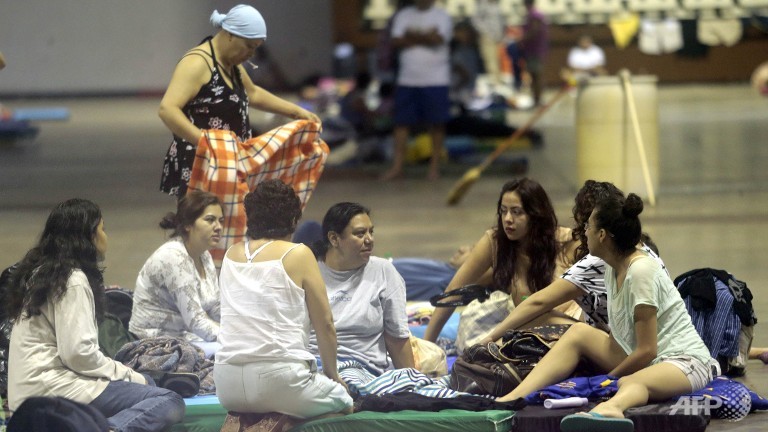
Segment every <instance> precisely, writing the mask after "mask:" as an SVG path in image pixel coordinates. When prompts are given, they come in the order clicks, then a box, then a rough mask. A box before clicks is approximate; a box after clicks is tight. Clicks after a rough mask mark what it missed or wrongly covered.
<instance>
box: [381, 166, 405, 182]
mask: <svg viewBox="0 0 768 432" xmlns="http://www.w3.org/2000/svg"><path fill="white" fill-rule="evenodd" d="M402 177H403V171H402V170H399V169H395V168H392V169H390V170H389V171H387V172H385V173H384V174H382V175H381V176H380V177H379V180H381V181H391V180H397V179H400V178H402Z"/></svg>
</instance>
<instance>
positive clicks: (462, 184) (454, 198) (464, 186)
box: [448, 167, 480, 205]
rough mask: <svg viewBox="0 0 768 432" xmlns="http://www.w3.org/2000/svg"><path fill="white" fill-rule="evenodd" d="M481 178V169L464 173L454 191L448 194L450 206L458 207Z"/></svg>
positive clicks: (454, 186)
mask: <svg viewBox="0 0 768 432" xmlns="http://www.w3.org/2000/svg"><path fill="white" fill-rule="evenodd" d="M479 178H480V168H479V167H475V168H472V169H470V170H469V171H467V172H466V173H464V175H463V176H462V177H461V178H460V179H459V181H457V182H456V184H454V185H453V189H451V192H450V193H449V194H448V205H456V204H458V203H459V201H461V198H462V197H464V195H465V194H466V193H467V191H468V190H469V187H470V186H472V185H473V184H474V183H475V182H476V181H477V179H479Z"/></svg>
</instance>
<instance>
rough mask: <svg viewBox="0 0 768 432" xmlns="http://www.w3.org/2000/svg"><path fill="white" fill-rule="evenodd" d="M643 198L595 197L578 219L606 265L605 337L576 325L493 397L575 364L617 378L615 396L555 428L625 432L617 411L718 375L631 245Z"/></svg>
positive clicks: (668, 286) (525, 390)
mask: <svg viewBox="0 0 768 432" xmlns="http://www.w3.org/2000/svg"><path fill="white" fill-rule="evenodd" d="M642 211H643V201H642V200H641V199H640V197H638V196H637V195H635V194H629V196H627V198H626V199H624V198H623V197H620V196H615V195H614V196H609V197H606V198H604V199H602V200H600V201H599V202H598V203H597V204H596V206H595V209H594V210H593V211H592V214H591V215H590V217H589V219H588V220H587V221H586V222H585V226H584V229H585V231H586V236H587V246H588V247H589V253H590V254H592V255H594V256H597V257H599V258H601V259H603V260H604V261H605V263H606V264H607V266H606V268H605V269H606V271H605V288H606V292H607V293H608V317H609V322H610V323H611V333H610V334H608V333H606V332H604V331H602V330H599V329H596V328H594V327H592V326H589V325H587V324H583V323H578V324H575V325H573V326H571V328H569V329H568V331H567V332H566V333H565V334H564V335H563V337H562V338H560V340H559V341H558V343H557V344H555V345H554V347H553V348H552V349H551V350H550V351H549V353H547V355H545V356H544V357H543V358H542V359H541V361H540V362H539V363H538V364H537V365H536V367H535V368H534V369H533V370H532V371H531V373H530V374H529V375H528V376H527V377H526V378H525V379H524V380H523V381H522V382H521V383H520V385H518V386H517V387H516V388H515V389H514V390H513V391H512V392H510V393H509V394H507V395H505V396H503V397H502V398H500V400H514V399H517V398H521V397H525V396H527V395H529V394H530V393H532V392H534V391H537V390H539V389H541V388H544V387H546V386H548V385H550V384H554V383H557V382H560V381H562V380H563V379H565V378H567V377H568V376H570V374H571V373H573V371H574V370H575V369H576V366H577V364H578V363H579V362H580V361H581V360H582V359H587V360H588V361H590V362H591V363H592V364H594V365H595V366H597V367H598V368H599V369H601V370H602V371H603V372H605V373H607V374H608V375H610V376H613V377H618V378H619V381H618V392H617V393H616V395H615V396H613V397H612V398H611V399H609V400H607V401H605V402H603V403H601V404H599V405H597V406H596V407H595V408H594V409H593V410H592V411H590V412H589V413H580V414H573V415H569V416H566V417H565V418H563V421H562V422H561V430H563V431H582V430H590V431H631V430H633V429H634V425H633V424H632V421H631V420H628V419H625V418H624V411H626V410H627V409H629V408H632V407H636V406H641V405H645V404H646V403H648V402H649V401H664V400H668V399H670V398H672V397H675V396H679V395H682V394H686V393H690V392H695V391H698V390H700V389H702V388H703V387H704V386H706V385H707V384H708V383H709V382H710V381H712V378H713V377H714V376H717V375H719V374H720V367H719V364H718V362H717V360H715V359H713V358H712V356H711V355H710V353H709V348H707V346H706V345H705V344H704V342H703V341H702V339H701V337H700V336H699V334H698V333H697V332H696V328H695V327H694V326H693V323H692V322H691V317H690V315H689V314H688V311H687V310H686V307H685V303H684V302H683V299H682V298H681V297H680V294H679V293H678V291H677V288H676V287H675V284H674V283H673V282H672V279H671V278H670V277H669V274H668V273H667V271H666V269H665V268H664V267H663V266H662V265H660V264H659V262H658V261H657V260H655V259H653V257H650V256H648V254H647V253H646V252H645V251H643V250H642V249H641V248H638V247H637V245H638V243H639V242H640V237H641V224H640V219H639V215H640V213H641V212H642Z"/></svg>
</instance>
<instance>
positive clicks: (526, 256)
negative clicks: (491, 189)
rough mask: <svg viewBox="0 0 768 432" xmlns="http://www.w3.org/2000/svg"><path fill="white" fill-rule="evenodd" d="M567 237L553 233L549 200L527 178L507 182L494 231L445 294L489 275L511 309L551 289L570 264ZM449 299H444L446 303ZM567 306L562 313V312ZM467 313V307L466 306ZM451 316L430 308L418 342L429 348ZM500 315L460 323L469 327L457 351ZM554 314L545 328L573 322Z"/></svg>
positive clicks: (571, 252) (570, 242)
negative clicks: (551, 285) (429, 314)
mask: <svg viewBox="0 0 768 432" xmlns="http://www.w3.org/2000/svg"><path fill="white" fill-rule="evenodd" d="M570 231H571V230H570V229H568V228H564V227H558V225H557V217H556V216H555V211H554V208H553V207H552V203H551V201H550V200H549V196H548V195H547V193H546V192H545V191H544V188H543V187H542V186H541V185H540V184H539V183H538V182H536V181H534V180H531V179H528V178H522V179H515V180H512V181H509V182H507V183H506V184H504V186H503V187H502V190H501V193H500V194H499V200H498V203H497V205H496V226H495V227H494V228H493V229H490V230H487V231H486V232H485V233H484V234H483V236H482V237H481V238H480V240H478V242H477V243H476V244H475V246H474V248H472V251H471V252H470V254H469V257H468V258H467V260H466V262H465V263H464V264H463V265H462V266H461V267H460V268H459V269H458V271H457V272H456V275H455V276H454V277H453V279H452V280H451V283H450V284H449V285H448V287H447V288H446V290H445V292H446V293H449V292H451V291H453V290H456V289H458V288H460V287H463V286H465V285H469V284H475V283H482V282H481V281H483V276H484V275H486V273H488V272H492V275H493V284H494V285H495V286H496V287H497V288H499V289H501V290H502V291H503V292H505V293H507V294H509V301H510V302H511V303H513V304H514V306H515V307H517V306H518V305H520V304H521V302H523V300H525V299H526V298H528V297H529V296H531V295H532V294H533V293H535V292H537V291H539V290H541V289H543V288H545V287H546V286H548V285H549V284H551V283H552V281H553V280H554V278H555V277H556V275H557V274H561V273H562V272H563V271H564V270H565V269H566V268H568V267H570V265H571V264H572V263H573V257H574V250H573V248H574V242H573V240H572V238H571V232H570ZM534 258H535V259H534ZM454 299H456V298H455V297H454V298H452V297H448V298H447V299H446V300H447V301H453V300H454ZM508 303H509V302H508ZM523 303H524V302H523ZM569 306H570V305H563V306H562V308H563V309H565V310H567V308H568V307H569ZM469 307H472V304H471V303H470V306H468V308H469ZM506 308H507V309H511V307H506ZM454 310H455V308H453V307H439V308H436V309H435V312H434V314H433V315H432V318H431V319H430V321H429V325H428V326H427V330H426V332H425V334H424V339H426V340H428V341H431V342H434V341H435V340H436V339H437V336H438V335H439V334H440V331H441V330H442V328H443V326H444V325H445V323H446V321H447V320H448V318H450V315H451V314H452V313H453V311H454ZM466 310H467V309H465V312H466ZM502 312H503V315H502V316H501V317H500V318H496V317H495V316H494V317H493V319H489V320H485V321H484V322H482V323H479V322H477V323H475V322H472V323H465V322H460V326H463V325H465V324H470V325H473V328H472V329H471V332H467V334H468V335H467V336H466V338H465V340H464V341H463V342H462V341H457V348H459V349H466V348H467V347H469V346H472V345H474V344H475V343H477V341H479V340H480V339H481V338H482V337H484V336H485V334H486V333H487V332H488V330H490V329H491V328H493V327H494V326H496V325H498V324H499V322H501V320H502V319H503V316H506V314H507V313H508V312H507V311H506V310H505V311H502ZM580 313H581V311H579V314H580ZM557 314H558V316H557V317H555V316H554V313H553V315H552V316H551V317H550V319H549V320H548V323H550V324H566V323H574V322H576V320H575V319H573V318H572V317H571V316H568V315H566V314H565V313H560V311H558V312H557ZM460 344H461V345H462V346H459V345H460Z"/></svg>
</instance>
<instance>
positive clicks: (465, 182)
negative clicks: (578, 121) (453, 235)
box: [448, 84, 571, 205]
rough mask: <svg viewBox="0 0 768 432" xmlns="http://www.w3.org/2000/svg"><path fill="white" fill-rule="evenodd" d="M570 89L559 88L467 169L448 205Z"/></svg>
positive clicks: (463, 193) (459, 198)
mask: <svg viewBox="0 0 768 432" xmlns="http://www.w3.org/2000/svg"><path fill="white" fill-rule="evenodd" d="M570 89H571V85H569V84H566V85H564V86H563V87H562V88H560V91H558V92H557V94H556V95H555V96H554V97H552V99H550V100H549V102H547V103H546V104H544V105H542V106H540V107H539V108H538V109H537V110H536V112H534V113H533V115H532V116H531V118H529V119H528V121H527V122H526V123H525V124H524V125H523V126H521V127H520V128H518V129H517V130H516V131H515V133H513V134H512V135H510V136H509V138H507V139H506V140H504V142H502V143H501V144H499V146H498V147H497V148H496V150H494V151H493V153H491V154H489V155H488V156H486V158H485V159H484V160H483V162H482V163H480V165H478V166H476V167H474V168H471V169H469V170H468V171H467V172H466V173H464V175H463V176H462V177H461V178H460V179H459V181H457V182H456V183H455V184H454V185H453V189H451V192H450V193H449V194H448V205H456V204H458V203H459V201H461V198H462V197H464V195H465V194H466V193H467V191H468V190H469V188H470V187H471V186H472V185H473V184H474V183H475V182H476V181H477V179H479V178H480V174H482V172H483V171H485V169H486V168H488V166H490V165H491V164H492V163H493V161H495V160H496V158H498V157H499V156H500V155H501V154H502V153H503V152H504V150H506V149H507V148H509V146H510V145H512V144H513V143H514V142H515V141H517V140H518V139H519V138H520V137H521V136H522V135H523V134H524V133H526V132H527V131H528V129H530V128H531V126H533V124H534V123H536V121H537V120H538V119H539V117H541V116H542V115H544V113H545V112H547V110H548V109H550V108H552V106H554V105H555V103H557V101H559V100H560V99H561V98H562V97H563V96H565V95H566V94H567V93H568V91H569V90H570Z"/></svg>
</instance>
